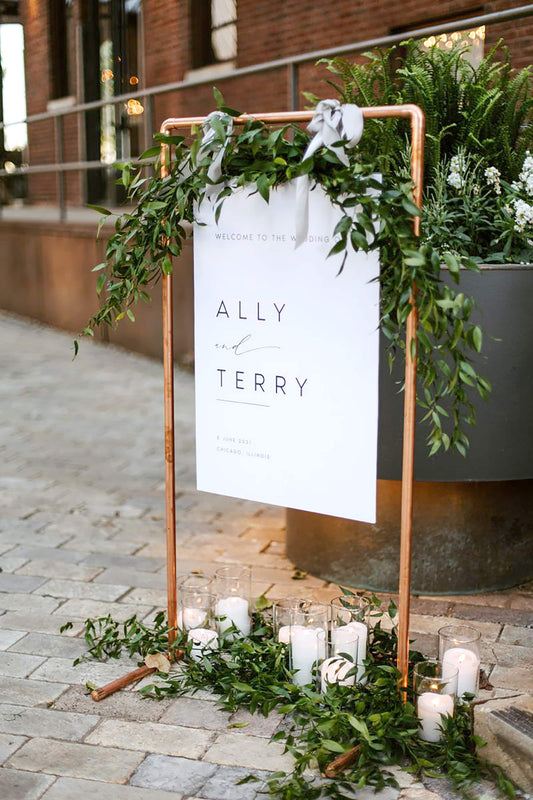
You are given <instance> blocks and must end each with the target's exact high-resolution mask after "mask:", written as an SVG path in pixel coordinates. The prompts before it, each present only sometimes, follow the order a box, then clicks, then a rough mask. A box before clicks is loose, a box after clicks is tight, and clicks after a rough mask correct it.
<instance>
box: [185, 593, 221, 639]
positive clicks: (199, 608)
mask: <svg viewBox="0 0 533 800" xmlns="http://www.w3.org/2000/svg"><path fill="white" fill-rule="evenodd" d="M214 607H215V596H214V595H213V594H212V593H210V592H204V591H198V590H197V589H190V588H188V587H187V586H185V587H184V588H183V589H182V590H181V592H180V596H179V610H180V612H181V619H182V627H183V628H184V630H186V631H188V630H191V628H201V627H204V628H205V627H210V626H211V623H212V621H213V618H214V616H213V615H214Z"/></svg>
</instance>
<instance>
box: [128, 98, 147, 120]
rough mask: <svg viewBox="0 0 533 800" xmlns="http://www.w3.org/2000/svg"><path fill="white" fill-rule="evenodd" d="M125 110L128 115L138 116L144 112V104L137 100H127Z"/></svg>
mask: <svg viewBox="0 0 533 800" xmlns="http://www.w3.org/2000/svg"><path fill="white" fill-rule="evenodd" d="M126 110H127V112H128V114H129V115H130V117H138V116H139V115H140V114H144V106H143V104H142V103H140V102H139V101H138V100H133V99H131V100H128V102H127V103H126Z"/></svg>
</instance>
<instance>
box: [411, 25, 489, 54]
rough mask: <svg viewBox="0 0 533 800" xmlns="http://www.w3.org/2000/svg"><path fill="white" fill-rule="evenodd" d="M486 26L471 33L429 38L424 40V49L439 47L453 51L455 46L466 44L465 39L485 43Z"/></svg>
mask: <svg viewBox="0 0 533 800" xmlns="http://www.w3.org/2000/svg"><path fill="white" fill-rule="evenodd" d="M485 35H486V33H485V26H484V25H480V26H479V28H475V29H473V30H471V31H454V32H453V33H441V34H439V36H429V37H428V38H427V39H424V43H423V44H424V47H427V48H430V47H435V45H438V46H439V47H446V48H447V49H451V48H452V47H453V46H454V44H457V43H458V42H459V43H461V42H464V40H465V39H471V41H472V42H474V43H475V42H476V40H478V41H479V42H483V41H484V40H485Z"/></svg>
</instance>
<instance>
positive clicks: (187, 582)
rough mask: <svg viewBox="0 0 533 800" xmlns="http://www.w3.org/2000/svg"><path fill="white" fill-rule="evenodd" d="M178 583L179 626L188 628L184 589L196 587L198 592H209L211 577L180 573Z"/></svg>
mask: <svg viewBox="0 0 533 800" xmlns="http://www.w3.org/2000/svg"><path fill="white" fill-rule="evenodd" d="M176 585H177V588H178V628H186V627H187V626H185V625H184V624H183V612H182V605H183V604H182V602H181V594H182V592H183V590H184V589H196V590H197V591H198V592H208V591H209V587H210V585H211V578H210V577H209V575H201V574H200V573H198V572H189V573H187V574H186V575H178V578H177V581H176Z"/></svg>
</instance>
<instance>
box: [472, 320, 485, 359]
mask: <svg viewBox="0 0 533 800" xmlns="http://www.w3.org/2000/svg"><path fill="white" fill-rule="evenodd" d="M472 339H473V341H474V347H475V348H476V350H477V352H478V353H481V348H482V346H483V332H482V330H481V328H480V327H479V325H476V326H475V327H474V329H473V331H472Z"/></svg>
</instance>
